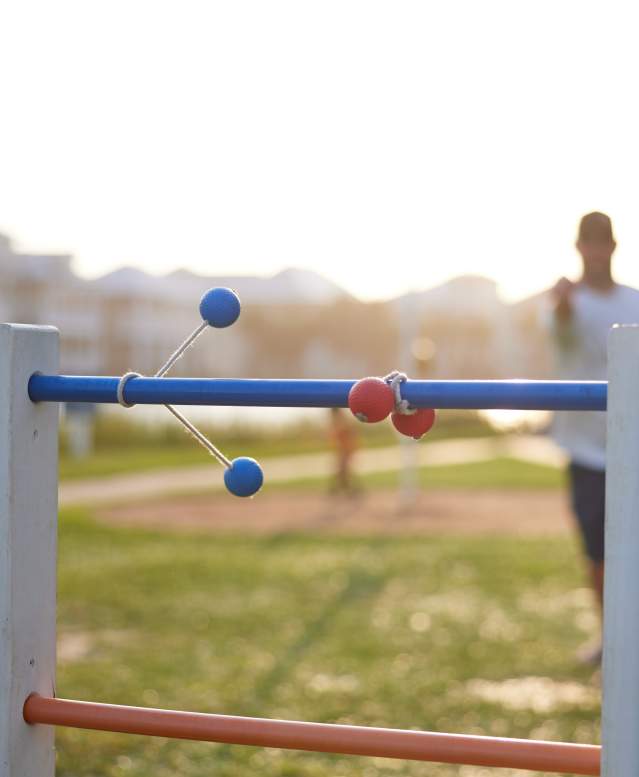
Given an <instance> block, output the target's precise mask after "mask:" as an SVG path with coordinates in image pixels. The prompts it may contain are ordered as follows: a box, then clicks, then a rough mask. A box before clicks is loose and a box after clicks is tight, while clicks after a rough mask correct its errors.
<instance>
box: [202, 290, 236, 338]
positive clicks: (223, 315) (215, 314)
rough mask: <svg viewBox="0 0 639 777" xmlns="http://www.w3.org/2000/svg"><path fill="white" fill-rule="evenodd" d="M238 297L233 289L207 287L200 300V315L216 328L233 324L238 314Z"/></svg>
mask: <svg viewBox="0 0 639 777" xmlns="http://www.w3.org/2000/svg"><path fill="white" fill-rule="evenodd" d="M240 310H241V305H240V298H239V297H238V296H237V294H236V293H235V292H234V291H233V289H226V288H224V287H223V286H218V287H217V288H215V289H209V290H208V291H207V292H206V293H205V294H204V296H203V297H202V299H201V300H200V315H201V316H202V318H203V319H204V321H206V323H207V324H209V325H210V326H214V327H216V328H217V329H223V328H224V327H227V326H231V324H234V323H235V322H236V321H237V319H238V317H239V315H240Z"/></svg>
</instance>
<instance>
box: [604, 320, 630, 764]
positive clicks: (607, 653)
mask: <svg viewBox="0 0 639 777" xmlns="http://www.w3.org/2000/svg"><path fill="white" fill-rule="evenodd" d="M601 738H602V745H603V760H602V772H601V773H602V775H603V777H639V326H617V327H614V328H613V329H612V330H611V332H610V336H609V339H608V439H607V467H606V569H605V584H604V653H603V709H602V732H601Z"/></svg>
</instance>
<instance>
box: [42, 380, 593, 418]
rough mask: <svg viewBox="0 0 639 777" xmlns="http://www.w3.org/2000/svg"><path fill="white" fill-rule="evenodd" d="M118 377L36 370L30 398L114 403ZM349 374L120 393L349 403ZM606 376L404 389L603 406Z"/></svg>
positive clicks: (458, 397)
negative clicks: (39, 372) (341, 377)
mask: <svg viewBox="0 0 639 777" xmlns="http://www.w3.org/2000/svg"><path fill="white" fill-rule="evenodd" d="M118 381H119V378H117V377H115V378H113V377H86V376H79V375H33V376H32V377H31V380H30V381H29V396H30V397H31V399H32V400H33V401H34V402H96V403H116V402H117V386H118ZM354 383H355V381H354V380H240V379H231V380H227V379H211V378H145V377H140V378H132V379H131V380H129V381H128V382H127V385H126V389H125V399H126V400H127V402H132V403H135V404H139V405H160V404H173V405H218V406H237V407H346V406H347V400H348V392H349V391H350V388H351V386H352V385H353V384H354ZM607 388H608V386H607V383H606V382H605V381H534V380H533V381H526V380H503V381H490V380H486V381H482V380H477V381H467V380H459V381H458V380H432V381H428V380H409V381H407V382H406V383H404V384H402V387H401V392H402V396H403V397H404V398H405V399H407V400H408V401H409V402H410V403H411V404H412V405H414V406H415V407H433V408H436V409H484V410H488V409H504V410H509V409H512V410H605V409H606V401H607Z"/></svg>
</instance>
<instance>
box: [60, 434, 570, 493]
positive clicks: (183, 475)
mask: <svg viewBox="0 0 639 777" xmlns="http://www.w3.org/2000/svg"><path fill="white" fill-rule="evenodd" d="M407 451H410V454H409V455H410V457H411V458H412V459H413V463H414V464H415V466H419V467H423V466H429V467H437V466H443V465H446V464H463V463H467V462H474V461H486V460H489V459H494V458H497V457H504V456H506V457H509V458H515V459H521V460H523V461H532V462H536V463H543V464H550V465H556V466H559V465H561V464H562V463H563V461H564V458H563V456H562V454H561V452H560V451H558V449H557V448H556V446H555V445H554V444H553V443H552V442H551V441H550V440H548V439H547V438H544V437H536V436H522V435H518V436H504V437H482V438H477V439H459V440H442V441H439V442H432V443H428V442H424V443H421V444H419V445H415V446H414V448H413V447H412V446H411V448H408V447H407V446H392V447H388V448H367V449H364V450H361V451H359V453H358V456H357V472H358V473H359V474H367V473H371V472H389V471H393V470H398V469H400V468H401V467H402V464H403V461H404V460H405V457H406V456H407ZM262 467H263V469H264V475H265V478H266V482H268V483H277V482H280V483H281V482H283V481H287V480H292V479H294V478H295V479H296V478H309V477H318V478H319V477H325V476H328V475H330V474H331V472H332V470H333V455H332V454H331V453H330V452H325V453H304V454H299V455H297V456H278V457H273V458H269V459H264V460H263V462H262ZM222 487H223V484H222V469H221V467H219V466H217V465H216V463H215V462H213V461H211V463H210V464H209V463H207V464H202V465H198V466H197V467H181V468H180V467H175V468H172V469H162V470H153V471H151V472H135V473H131V474H128V475H127V474H125V475H110V476H105V477H100V478H86V479H83V480H73V481H67V482H63V483H61V484H60V489H59V501H60V505H61V506H63V507H68V506H71V505H78V504H105V503H109V502H121V501H130V500H135V499H145V498H148V497H151V496H155V497H157V496H166V495H171V494H179V493H188V492H194V491H214V490H219V489H221V488H222Z"/></svg>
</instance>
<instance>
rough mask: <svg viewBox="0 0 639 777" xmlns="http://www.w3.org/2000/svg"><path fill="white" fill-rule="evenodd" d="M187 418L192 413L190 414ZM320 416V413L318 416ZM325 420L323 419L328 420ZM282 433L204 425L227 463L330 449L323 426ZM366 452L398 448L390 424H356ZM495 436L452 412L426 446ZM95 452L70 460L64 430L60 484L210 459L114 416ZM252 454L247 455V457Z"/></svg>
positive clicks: (174, 432)
mask: <svg viewBox="0 0 639 777" xmlns="http://www.w3.org/2000/svg"><path fill="white" fill-rule="evenodd" d="M187 413H188V411H187ZM318 413H321V411H318ZM324 417H325V416H319V418H324ZM319 418H318V421H317V422H316V423H314V424H309V423H303V424H297V425H294V426H289V427H283V428H281V429H279V430H276V429H271V430H264V429H258V428H245V429H243V428H230V429H220V428H209V427H206V426H205V425H200V426H201V429H202V431H203V432H205V433H206V434H207V435H209V437H210V439H211V440H213V441H214V442H215V443H216V444H217V445H218V446H219V447H220V448H221V449H222V450H223V451H224V453H225V454H226V455H227V456H228V457H229V458H231V459H232V458H235V457H236V456H246V455H250V456H253V457H254V458H257V459H265V458H268V457H270V456H287V455H291V454H299V453H315V452H319V451H325V450H328V449H329V448H330V443H329V438H328V428H327V426H326V423H323V422H322V421H321V420H319ZM353 425H354V428H356V429H357V431H358V434H359V436H360V442H361V444H362V446H366V447H375V446H384V445H395V444H396V443H397V439H398V438H397V435H396V433H395V432H394V431H393V429H392V427H391V425H390V424H389V423H386V424H375V425H368V426H367V425H364V424H357V423H356V422H355V421H353ZM494 434H496V432H495V430H494V429H493V428H492V427H491V426H490V425H489V424H488V423H487V422H486V421H484V420H482V419H480V418H479V417H478V416H477V415H476V414H473V413H470V412H468V411H466V412H465V413H458V412H454V411H448V412H443V413H441V414H440V417H439V420H438V423H437V424H436V425H435V427H434V428H433V430H432V431H431V432H429V435H428V440H429V441H434V440H444V439H450V438H452V437H487V436H489V435H494ZM94 443H95V448H94V451H93V453H92V454H91V455H90V456H88V457H87V458H85V459H73V458H71V457H70V456H69V455H68V450H67V444H66V435H65V433H64V427H63V428H62V434H61V445H60V478H61V479H63V480H70V479H75V478H83V477H99V476H100V475H115V474H118V473H121V472H143V471H148V470H153V469H161V468H164V467H171V468H173V467H188V466H192V465H197V464H203V463H206V453H205V452H204V451H202V449H201V448H200V446H199V445H198V444H197V443H196V442H195V440H193V438H192V437H190V436H189V435H188V434H187V433H185V432H184V430H183V429H182V427H181V426H180V425H179V424H175V423H169V424H166V423H162V424H156V425H153V426H149V425H146V424H145V425H142V424H140V423H137V422H136V421H135V420H134V419H133V420H132V419H131V418H127V417H121V416H118V415H115V414H113V413H109V414H108V415H107V414H105V415H103V416H98V419H97V421H96V426H95V429H94ZM247 452H248V453H247Z"/></svg>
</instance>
